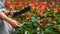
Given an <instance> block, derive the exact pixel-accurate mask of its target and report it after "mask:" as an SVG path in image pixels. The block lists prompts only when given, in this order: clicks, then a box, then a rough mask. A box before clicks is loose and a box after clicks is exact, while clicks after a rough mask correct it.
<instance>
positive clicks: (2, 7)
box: [0, 0, 5, 12]
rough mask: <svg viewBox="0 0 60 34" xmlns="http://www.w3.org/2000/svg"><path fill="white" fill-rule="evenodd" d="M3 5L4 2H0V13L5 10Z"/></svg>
mask: <svg viewBox="0 0 60 34" xmlns="http://www.w3.org/2000/svg"><path fill="white" fill-rule="evenodd" d="M4 3H5V0H0V12H1V11H4V10H5V9H4Z"/></svg>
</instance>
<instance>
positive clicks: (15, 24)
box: [12, 20, 22, 28]
mask: <svg viewBox="0 0 60 34" xmlns="http://www.w3.org/2000/svg"><path fill="white" fill-rule="evenodd" d="M13 21H14V25H12V26H13V28H21V27H22V26H21V25H20V23H18V22H17V21H16V20H13Z"/></svg>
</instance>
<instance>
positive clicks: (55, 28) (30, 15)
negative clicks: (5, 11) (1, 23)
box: [6, 0, 60, 34]
mask: <svg viewBox="0 0 60 34" xmlns="http://www.w3.org/2000/svg"><path fill="white" fill-rule="evenodd" d="M29 5H31V10H30V11H29V12H27V13H25V14H22V15H20V16H19V17H17V18H16V20H17V21H18V22H20V23H21V24H22V25H23V27H22V28H19V29H17V30H16V31H15V34H59V33H60V6H59V5H58V4H55V3H54V2H50V3H47V2H40V0H6V8H9V9H13V10H21V9H24V8H26V7H27V6H29Z"/></svg>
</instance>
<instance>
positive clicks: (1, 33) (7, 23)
mask: <svg viewBox="0 0 60 34" xmlns="http://www.w3.org/2000/svg"><path fill="white" fill-rule="evenodd" d="M4 2H5V0H0V34H13V33H12V31H13V29H15V28H21V27H22V26H21V25H20V24H19V23H18V22H17V21H16V20H14V19H11V18H9V17H8V16H7V14H9V13H10V12H9V11H7V10H6V9H4Z"/></svg>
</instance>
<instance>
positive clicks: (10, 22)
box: [0, 12, 21, 28]
mask: <svg viewBox="0 0 60 34" xmlns="http://www.w3.org/2000/svg"><path fill="white" fill-rule="evenodd" d="M0 18H1V19H3V20H5V21H6V22H8V23H9V24H11V25H12V26H13V27H14V28H17V27H21V25H20V24H18V22H17V21H15V20H13V19H11V18H9V17H7V16H6V15H5V14H4V13H3V12H0Z"/></svg>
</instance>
